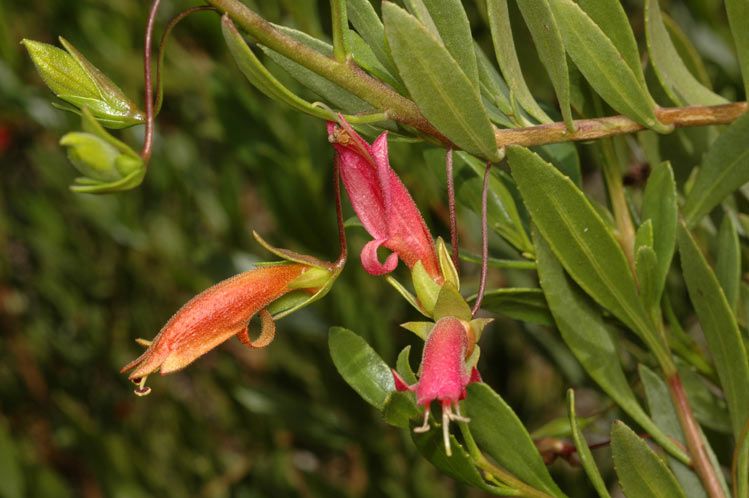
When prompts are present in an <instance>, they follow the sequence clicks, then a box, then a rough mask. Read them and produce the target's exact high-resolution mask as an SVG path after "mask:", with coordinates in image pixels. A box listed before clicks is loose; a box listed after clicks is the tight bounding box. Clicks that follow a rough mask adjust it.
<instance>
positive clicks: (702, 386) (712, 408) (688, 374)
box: [676, 361, 733, 434]
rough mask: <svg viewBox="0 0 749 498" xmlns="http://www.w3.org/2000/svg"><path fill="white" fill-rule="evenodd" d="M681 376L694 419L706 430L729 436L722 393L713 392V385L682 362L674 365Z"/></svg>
mask: <svg viewBox="0 0 749 498" xmlns="http://www.w3.org/2000/svg"><path fill="white" fill-rule="evenodd" d="M676 366H677V368H678V369H679V375H680V376H681V383H682V384H683V385H684V391H686V393H687V398H688V399H689V404H690V405H691V406H692V411H693V412H694V417H695V418H696V419H697V421H698V422H699V423H700V424H702V425H703V426H705V427H707V428H708V429H712V430H714V431H717V432H721V433H723V434H731V432H732V430H733V429H732V427H731V417H730V416H729V415H728V406H727V405H726V400H725V398H723V395H722V393H716V392H715V383H714V382H709V381H706V380H705V379H704V378H703V377H702V376H701V375H700V374H698V373H697V372H695V371H694V370H693V369H692V367H691V366H688V365H685V364H683V363H682V362H680V361H679V362H677V363H676Z"/></svg>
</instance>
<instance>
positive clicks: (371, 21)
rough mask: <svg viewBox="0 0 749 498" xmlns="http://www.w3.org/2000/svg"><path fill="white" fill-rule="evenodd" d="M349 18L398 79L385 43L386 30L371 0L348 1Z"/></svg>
mask: <svg viewBox="0 0 749 498" xmlns="http://www.w3.org/2000/svg"><path fill="white" fill-rule="evenodd" d="M348 18H349V21H351V24H352V25H353V26H354V28H355V29H356V31H357V32H358V33H359V34H360V35H361V37H362V38H363V39H364V40H365V41H366V42H367V45H369V48H370V49H372V52H374V54H375V55H376V56H377V59H378V60H379V61H380V62H381V63H382V65H383V66H385V68H386V69H387V70H388V72H389V73H390V74H392V75H393V76H396V77H397V74H398V72H397V71H396V69H395V63H394V62H393V58H392V57H391V56H390V51H389V50H388V48H387V44H386V43H385V28H384V27H383V25H382V21H380V18H379V17H378V16H377V12H376V11H375V9H374V7H373V6H372V2H370V1H369V0H348Z"/></svg>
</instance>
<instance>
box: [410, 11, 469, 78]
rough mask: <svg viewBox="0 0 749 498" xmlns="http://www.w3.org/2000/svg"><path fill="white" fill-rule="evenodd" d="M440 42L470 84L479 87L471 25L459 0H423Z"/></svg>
mask: <svg viewBox="0 0 749 498" xmlns="http://www.w3.org/2000/svg"><path fill="white" fill-rule="evenodd" d="M423 2H424V5H426V8H427V10H428V11H429V15H430V17H431V18H432V21H434V25H435V26H436V28H437V32H438V33H439V35H440V38H442V43H443V44H444V45H445V48H446V49H447V51H448V52H450V55H452V56H453V59H455V60H456V61H459V62H460V68H461V69H462V70H463V72H464V73H465V75H466V76H467V77H468V80H469V81H470V82H471V84H472V85H473V86H474V87H475V88H476V90H478V89H479V70H478V64H477V62H476V52H475V51H474V49H473V36H472V35H471V25H470V23H469V22H468V15H467V14H466V11H465V9H464V8H463V4H462V3H461V1H460V0H423Z"/></svg>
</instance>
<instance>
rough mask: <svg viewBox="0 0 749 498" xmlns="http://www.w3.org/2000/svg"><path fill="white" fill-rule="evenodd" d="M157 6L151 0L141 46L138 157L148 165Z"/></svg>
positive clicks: (150, 147)
mask: <svg viewBox="0 0 749 498" xmlns="http://www.w3.org/2000/svg"><path fill="white" fill-rule="evenodd" d="M159 4H161V0H153V2H152V3H151V10H150V11H149V12H148V22H147V23H146V37H145V43H144V44H143V45H144V46H143V79H144V80H145V86H146V89H145V94H146V95H145V106H146V132H145V138H144V140H143V150H142V151H141V153H140V157H142V158H143V162H144V163H146V164H147V163H148V161H149V160H150V159H151V153H152V151H153V125H154V115H153V114H154V113H153V82H152V79H153V78H152V74H151V73H152V69H151V45H153V28H154V25H155V24H156V14H157V13H158V11H159Z"/></svg>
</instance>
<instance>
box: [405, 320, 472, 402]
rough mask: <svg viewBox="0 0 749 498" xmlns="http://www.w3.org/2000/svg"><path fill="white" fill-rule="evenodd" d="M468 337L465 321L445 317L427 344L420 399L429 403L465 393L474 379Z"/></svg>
mask: <svg viewBox="0 0 749 498" xmlns="http://www.w3.org/2000/svg"><path fill="white" fill-rule="evenodd" d="M467 346H468V337H467V333H466V329H465V327H464V326H463V323H462V322H461V321H460V320H458V319H457V318H455V317H450V316H448V317H444V318H441V319H440V320H439V321H438V322H437V324H436V325H435V326H434V328H433V329H432V332H431V333H430V334H429V336H428V337H427V340H426V344H425V345H424V353H423V356H422V360H421V369H420V370H421V376H420V377H419V382H418V383H417V385H416V400H417V402H418V403H419V404H420V405H424V406H426V405H429V403H431V402H432V401H434V400H440V401H442V402H443V403H444V402H446V401H448V402H456V401H458V400H459V399H461V398H462V397H463V396H464V393H465V388H466V386H467V385H468V383H469V381H470V375H469V373H468V372H467V371H466V364H465V354H466V348H467Z"/></svg>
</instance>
